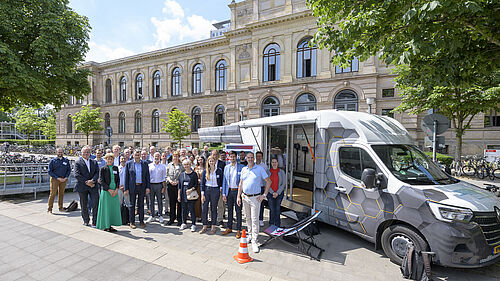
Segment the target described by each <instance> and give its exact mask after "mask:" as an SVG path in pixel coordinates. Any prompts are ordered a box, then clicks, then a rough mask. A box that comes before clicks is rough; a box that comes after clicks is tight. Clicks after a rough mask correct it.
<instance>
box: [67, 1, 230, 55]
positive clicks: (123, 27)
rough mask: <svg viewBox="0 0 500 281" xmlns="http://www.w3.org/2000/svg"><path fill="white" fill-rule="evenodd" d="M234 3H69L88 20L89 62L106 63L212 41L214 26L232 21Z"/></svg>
mask: <svg viewBox="0 0 500 281" xmlns="http://www.w3.org/2000/svg"><path fill="white" fill-rule="evenodd" d="M229 3H231V0H205V1H200V0H183V1H181V0H144V1H132V0H122V1H118V0H70V4H69V6H70V7H71V8H72V9H73V10H75V11H76V12H77V13H79V14H80V15H85V16H87V17H88V18H89V21H90V25H91V27H92V31H91V32H90V41H89V46H90V51H89V52H88V53H87V56H86V59H85V60H86V61H96V62H104V61H108V60H112V59H117V58H121V57H125V56H130V55H134V54H139V53H143V52H147V51H151V50H157V49H160V48H166V47H170V46H175V45H179V44H182V43H187V42H193V41H197V40H201V39H206V38H209V37H210V30H212V29H214V27H213V26H212V25H211V23H214V22H219V21H223V20H227V19H230V17H231V11H230V9H229V7H227V5H228V4H229Z"/></svg>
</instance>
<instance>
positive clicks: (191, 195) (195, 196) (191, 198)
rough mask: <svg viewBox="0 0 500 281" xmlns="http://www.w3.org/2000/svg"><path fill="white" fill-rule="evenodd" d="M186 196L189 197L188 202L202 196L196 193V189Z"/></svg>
mask: <svg viewBox="0 0 500 281" xmlns="http://www.w3.org/2000/svg"><path fill="white" fill-rule="evenodd" d="M186 196H187V200H197V199H198V198H199V197H200V195H198V191H196V189H195V190H193V191H191V193H189V194H187V193H186Z"/></svg>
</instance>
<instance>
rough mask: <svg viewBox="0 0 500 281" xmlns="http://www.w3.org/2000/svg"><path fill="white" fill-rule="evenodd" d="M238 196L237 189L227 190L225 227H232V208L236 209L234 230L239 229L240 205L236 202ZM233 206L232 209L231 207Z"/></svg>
mask: <svg viewBox="0 0 500 281" xmlns="http://www.w3.org/2000/svg"><path fill="white" fill-rule="evenodd" d="M237 198H238V190H237V189H235V190H231V189H230V190H229V193H228V194H227V228H228V229H233V210H234V209H236V228H235V230H241V206H238V204H236V199H237ZM233 207H234V209H233Z"/></svg>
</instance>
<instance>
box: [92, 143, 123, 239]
mask: <svg viewBox="0 0 500 281" xmlns="http://www.w3.org/2000/svg"><path fill="white" fill-rule="evenodd" d="M104 159H105V160H106V166H103V167H101V169H100V171H99V181H100V183H101V186H102V191H101V197H100V198H99V208H98V209H97V225H96V227H97V228H98V229H103V230H104V231H108V232H116V229H114V228H113V227H112V225H114V226H120V225H122V216H121V212H120V201H119V198H118V187H119V186H120V176H119V172H118V167H116V166H113V160H114V159H115V157H114V155H113V153H108V154H106V156H104Z"/></svg>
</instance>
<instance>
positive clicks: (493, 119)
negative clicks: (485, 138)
mask: <svg viewBox="0 0 500 281" xmlns="http://www.w3.org/2000/svg"><path fill="white" fill-rule="evenodd" d="M484 126H485V127H500V112H498V111H496V110H494V109H491V110H490V111H489V112H486V113H485V114H484Z"/></svg>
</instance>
